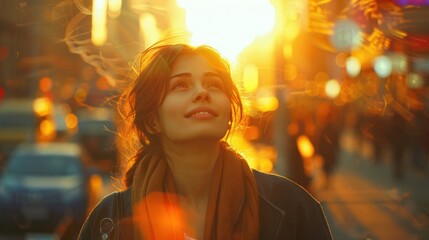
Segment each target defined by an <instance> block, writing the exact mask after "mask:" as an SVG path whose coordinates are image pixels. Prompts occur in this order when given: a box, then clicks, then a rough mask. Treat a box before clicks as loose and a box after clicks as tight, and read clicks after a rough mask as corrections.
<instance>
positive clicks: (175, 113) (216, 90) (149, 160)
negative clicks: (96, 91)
mask: <svg viewBox="0 0 429 240" xmlns="http://www.w3.org/2000/svg"><path fill="white" fill-rule="evenodd" d="M141 63H142V65H141V70H140V71H137V72H138V75H137V76H136V77H135V78H134V81H133V82H132V83H131V84H130V86H129V87H128V88H127V90H126V91H125V92H124V93H123V94H122V96H121V98H120V102H119V104H118V106H119V110H120V111H119V112H120V113H121V116H122V118H123V120H124V128H123V134H122V139H123V140H128V141H129V142H128V143H129V144H131V145H132V146H134V147H135V146H137V147H136V153H135V154H133V157H132V158H131V162H130V163H131V164H130V167H129V168H128V170H127V172H126V177H125V185H126V187H127V189H126V190H125V191H122V192H115V193H112V194H111V195H109V196H107V197H106V198H105V199H103V200H102V201H101V202H100V203H99V204H98V205H97V207H96V208H95V209H94V210H93V211H92V213H91V214H90V216H89V217H88V219H87V220H86V222H85V223H84V226H83V227H82V229H81V232H80V236H79V238H80V239H100V238H102V239H131V238H134V239H199V240H201V239H246V240H249V239H331V234H330V230H329V227H328V224H327V222H326V219H325V217H324V213H323V211H322V209H321V207H320V205H319V203H318V202H317V201H316V200H315V199H314V198H312V197H311V196H310V195H309V194H308V193H307V192H306V191H305V190H303V189H302V188H301V187H299V186H298V185H296V184H295V183H293V182H291V181H289V180H287V179H285V178H283V177H279V176H274V175H269V174H265V173H261V172H258V171H256V170H251V169H250V168H249V166H248V165H247V163H246V161H245V160H244V159H243V158H242V157H241V156H240V155H239V154H238V153H236V152H235V151H234V150H233V149H232V148H231V147H230V146H228V144H227V143H226V142H224V141H222V139H223V138H224V137H225V136H227V135H228V133H229V131H230V130H231V128H232V126H234V124H236V123H238V122H240V121H241V120H242V119H241V118H242V103H241V100H240V96H239V92H238V90H237V88H236V86H235V85H234V83H233V81H232V79H231V74H230V70H229V65H228V64H227V62H226V61H225V60H224V59H223V58H222V57H221V56H220V55H219V54H218V53H217V52H216V51H215V50H214V49H212V48H210V47H207V46H202V47H197V48H193V47H190V46H187V45H182V44H177V45H163V46H156V47H152V48H150V49H148V50H146V51H145V52H144V53H143V55H142V58H141ZM133 140H135V141H133ZM128 149H130V148H128Z"/></svg>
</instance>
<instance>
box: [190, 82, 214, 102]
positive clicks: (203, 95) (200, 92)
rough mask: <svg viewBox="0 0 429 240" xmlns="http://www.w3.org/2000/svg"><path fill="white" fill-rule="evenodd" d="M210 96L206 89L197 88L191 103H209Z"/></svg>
mask: <svg viewBox="0 0 429 240" xmlns="http://www.w3.org/2000/svg"><path fill="white" fill-rule="evenodd" d="M210 100H211V99H210V94H209V92H208V91H207V89H205V88H204V87H202V86H199V87H197V89H196V92H195V95H194V99H193V102H199V101H207V102H210Z"/></svg>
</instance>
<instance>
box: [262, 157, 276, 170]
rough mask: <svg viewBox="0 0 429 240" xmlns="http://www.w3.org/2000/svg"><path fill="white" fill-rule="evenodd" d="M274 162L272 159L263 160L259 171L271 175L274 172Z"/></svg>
mask: <svg viewBox="0 0 429 240" xmlns="http://www.w3.org/2000/svg"><path fill="white" fill-rule="evenodd" d="M273 167H274V166H273V162H272V161H271V160H270V159H264V158H263V159H261V160H260V162H259V170H260V171H262V172H267V173H270V172H272V171H273Z"/></svg>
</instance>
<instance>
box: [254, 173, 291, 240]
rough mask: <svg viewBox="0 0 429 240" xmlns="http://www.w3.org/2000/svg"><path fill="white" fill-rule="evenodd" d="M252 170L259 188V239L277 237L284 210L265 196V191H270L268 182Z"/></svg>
mask: <svg viewBox="0 0 429 240" xmlns="http://www.w3.org/2000/svg"><path fill="white" fill-rule="evenodd" d="M253 172H254V175H255V178H256V183H257V185H258V190H259V226H260V230H259V231H260V233H259V239H274V240H275V239H279V236H280V230H281V226H282V224H283V221H284V218H285V212H284V211H283V210H282V209H280V208H278V207H277V206H276V205H275V204H274V203H273V202H271V201H270V200H269V199H268V198H267V195H266V191H270V190H269V189H270V186H269V184H267V183H268V182H267V181H264V179H263V178H262V177H261V175H260V173H259V172H257V171H253Z"/></svg>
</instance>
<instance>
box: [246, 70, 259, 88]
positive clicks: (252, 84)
mask: <svg viewBox="0 0 429 240" xmlns="http://www.w3.org/2000/svg"><path fill="white" fill-rule="evenodd" d="M258 84H259V75H258V68H257V67H256V66H255V65H248V66H246V67H245V68H244V72H243V85H244V89H245V90H246V91H247V92H250V93H253V92H255V91H256V89H258Z"/></svg>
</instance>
